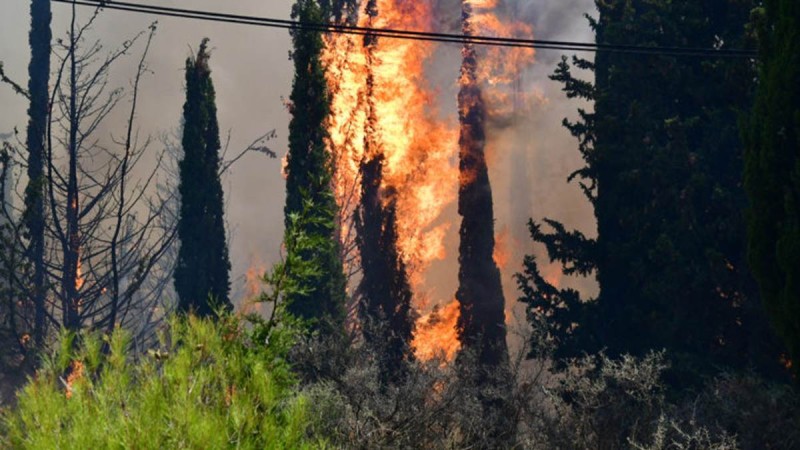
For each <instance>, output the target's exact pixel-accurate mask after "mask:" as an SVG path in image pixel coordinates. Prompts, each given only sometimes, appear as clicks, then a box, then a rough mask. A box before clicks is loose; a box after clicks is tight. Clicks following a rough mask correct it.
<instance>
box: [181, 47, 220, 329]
mask: <svg viewBox="0 0 800 450" xmlns="http://www.w3.org/2000/svg"><path fill="white" fill-rule="evenodd" d="M207 43H208V40H203V42H202V43H201V44H200V49H199V50H198V52H197V56H196V57H194V58H188V59H187V60H186V103H185V104H184V106H183V139H182V144H183V159H182V160H181V161H180V165H179V171H180V185H179V187H178V189H179V192H180V201H181V209H180V217H179V221H178V238H179V240H180V250H179V251H178V263H177V267H176V268H175V291H176V292H177V294H178V299H179V303H178V309H179V310H180V311H193V312H194V313H195V314H198V315H200V316H208V315H211V314H213V313H214V312H215V310H216V309H218V308H231V307H232V305H231V303H230V299H229V297H228V295H229V291H230V275H229V272H230V268H231V263H230V259H229V257H228V243H227V237H226V235H225V218H224V211H223V193H222V183H221V182H220V155H219V151H220V140H219V124H218V123H217V107H216V105H215V101H214V97H215V94H214V84H213V82H212V81H211V69H210V68H209V66H208V59H209V54H208V51H207V47H206V45H207Z"/></svg>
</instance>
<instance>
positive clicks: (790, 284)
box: [745, 0, 800, 373]
mask: <svg viewBox="0 0 800 450" xmlns="http://www.w3.org/2000/svg"><path fill="white" fill-rule="evenodd" d="M758 12H759V17H758V18H757V19H758V23H757V31H758V37H759V40H760V44H761V52H760V56H761V58H760V63H761V64H760V75H761V76H760V85H759V88H758V93H757V96H756V101H755V108H754V110H753V113H752V115H751V117H750V121H749V124H748V125H749V128H748V129H747V130H746V131H745V135H746V140H747V151H746V153H745V160H746V169H745V184H746V187H747V192H748V194H749V197H750V210H749V214H748V225H749V229H748V238H749V239H748V257H749V261H750V266H751V267H752V269H753V274H754V275H755V277H756V279H757V280H758V282H759V285H760V287H761V295H762V298H763V300H764V303H765V305H766V307H767V310H768V312H769V313H770V315H771V317H772V322H773V324H774V325H775V328H776V329H777V331H778V333H779V335H780V336H781V337H782V338H783V340H784V342H785V343H786V345H787V347H788V351H789V355H790V357H791V360H792V361H793V366H794V370H795V373H797V368H798V367H800V3H798V2H797V1H796V0H767V1H766V2H765V5H764V9H763V10H759V11H758Z"/></svg>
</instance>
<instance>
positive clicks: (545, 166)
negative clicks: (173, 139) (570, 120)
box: [0, 0, 594, 301]
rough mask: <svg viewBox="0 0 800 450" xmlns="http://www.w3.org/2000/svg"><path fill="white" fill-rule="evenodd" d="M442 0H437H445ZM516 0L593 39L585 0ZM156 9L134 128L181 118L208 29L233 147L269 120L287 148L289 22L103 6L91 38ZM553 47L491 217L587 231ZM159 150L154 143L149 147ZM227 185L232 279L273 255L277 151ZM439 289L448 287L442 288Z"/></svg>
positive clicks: (251, 4) (537, 25)
mask: <svg viewBox="0 0 800 450" xmlns="http://www.w3.org/2000/svg"><path fill="white" fill-rule="evenodd" d="M129 1H132V0H129ZM138 1H139V2H140V3H148V4H159V5H165V6H176V7H184V8H194V9H203V10H213V11H224V12H229V13H239V14H251V15H258V16H265V17H274V18H288V16H289V11H290V8H291V3H292V0H236V1H224V2H223V1H219V0H216V1H215V0H191V1H189V0H158V1H155V0H148V1H145V0H138ZM439 1H440V3H441V5H445V6H447V4H448V3H452V2H453V0H439ZM515 1H517V2H518V3H519V11H521V14H520V15H521V17H522V18H523V19H524V20H525V21H527V22H529V23H530V24H532V25H533V27H534V32H535V34H536V37H537V38H540V39H560V40H577V41H582V42H588V41H591V37H592V35H591V32H590V30H589V28H588V25H587V23H586V20H585V19H583V17H582V15H583V14H584V13H587V12H592V11H593V9H594V8H593V2H592V0H559V1H553V0H515ZM441 5H440V10H442V8H441ZM447 7H448V8H449V6H447ZM28 8H29V2H28V1H23V0H2V6H0V30H2V39H0V61H3V63H4V66H5V69H6V72H7V73H8V74H9V75H10V76H11V77H13V78H14V79H15V80H17V81H18V82H20V83H21V84H26V72H27V64H28V60H29V58H30V55H29V49H28V45H27V33H28V27H29V13H28ZM69 11H70V6H69V5H66V4H60V3H55V4H53V13H54V22H53V35H54V37H55V38H58V37H63V36H64V34H65V31H66V29H67V28H66V19H67V17H68V15H69ZM81 13H82V16H83V17H85V16H86V14H87V13H88V11H87V10H86V9H83V10H81ZM458 14H460V11H459V10H458V9H457V8H453V15H454V17H455V18H457V17H458ZM154 20H157V21H158V33H157V35H156V38H155V41H154V44H153V48H152V50H151V52H150V56H149V58H148V61H149V68H150V70H151V71H152V72H153V73H152V74H150V75H148V76H147V78H146V79H145V80H144V82H143V86H142V91H141V101H140V108H139V114H138V117H137V120H138V126H139V128H140V131H141V133H142V134H151V135H154V136H155V135H158V134H160V133H162V132H165V131H170V130H171V129H174V128H175V127H177V126H178V124H179V121H180V117H181V108H182V105H183V100H184V92H183V71H182V70H183V64H184V61H185V59H186V57H187V56H189V55H190V53H191V51H192V49H196V48H197V45H198V44H199V42H200V40H201V39H202V38H203V37H208V38H210V39H211V44H210V45H211V47H212V57H211V62H210V63H211V67H212V70H213V79H214V83H215V86H216V91H217V106H218V114H219V122H220V128H221V129H222V130H228V129H230V130H231V132H232V139H231V152H234V151H236V150H239V149H243V148H244V147H245V146H247V145H248V144H249V143H250V142H251V141H252V140H253V139H254V138H255V137H257V136H258V135H260V134H263V133H265V132H267V131H269V130H271V129H273V128H274V129H276V130H277V133H278V138H277V139H275V140H274V141H272V142H271V143H270V147H271V148H272V149H273V150H274V151H276V152H277V153H278V154H279V156H283V155H284V154H285V152H286V138H287V134H288V131H287V129H288V122H289V115H288V113H287V111H286V109H285V107H284V105H283V99H285V98H287V97H288V95H289V92H290V89H291V78H292V66H291V61H289V59H288V52H289V50H290V39H289V35H288V32H287V31H286V30H276V29H266V28H256V27H248V26H241V25H230V24H218V23H211V22H200V21H189V20H186V19H178V18H167V17H151V16H146V15H140V14H135V13H129V12H120V11H113V10H108V11H104V12H102V13H101V16H100V18H99V19H98V21H97V23H96V26H95V29H94V31H93V32H92V33H91V35H90V38H93V39H99V40H100V41H101V42H102V43H103V45H104V46H105V47H106V48H108V49H111V48H115V47H116V46H118V45H119V44H120V43H122V42H123V41H124V40H126V39H128V38H130V37H132V36H133V35H135V34H136V33H137V32H139V31H141V30H144V29H146V28H147V26H148V25H149V24H150V23H151V22H152V21H154ZM140 48H141V47H140ZM137 55H138V52H134V57H133V58H130V59H128V60H127V61H125V62H123V63H121V64H119V65H118V66H117V67H116V69H115V71H114V72H113V81H114V82H115V83H116V85H118V86H121V87H128V85H129V79H130V77H131V76H132V74H133V69H134V64H135V62H136V56H137ZM559 58H560V54H559V53H558V52H553V51H547V50H545V51H541V52H539V53H538V55H537V65H536V66H534V68H533V69H532V70H531V71H530V72H529V73H528V74H526V78H525V89H526V90H532V91H536V92H539V93H540V94H541V98H542V100H541V102H540V104H539V105H538V110H537V111H536V112H535V113H534V114H532V115H531V117H530V120H529V121H528V122H527V123H525V124H522V126H521V127H520V128H521V129H522V130H525V132H524V133H523V136H524V139H525V140H526V141H527V142H528V143H529V144H530V145H529V146H528V148H527V150H526V151H527V152H528V153H529V154H528V155H527V159H528V162H527V163H526V164H527V165H528V166H529V167H530V169H531V170H529V171H527V174H528V180H527V188H528V189H525V192H523V193H519V192H518V193H517V195H524V196H525V197H526V198H527V200H526V202H525V203H524V205H525V208H523V209H528V210H527V211H516V212H514V213H511V212H508V211H506V212H505V213H498V226H503V225H504V224H503V223H502V222H503V221H506V222H507V221H509V220H511V218H512V216H513V217H517V219H514V220H515V221H519V219H518V217H535V218H541V217H543V216H549V217H553V218H557V219H560V220H563V221H565V222H566V223H567V225H569V226H578V227H580V228H581V229H583V230H584V231H586V232H589V233H592V232H593V228H594V226H593V221H592V216H591V210H590V209H589V208H588V205H587V204H586V202H585V201H584V200H583V199H582V197H581V194H580V192H579V189H578V187H577V186H573V185H567V184H566V181H565V179H566V176H567V175H568V174H569V173H570V172H571V171H572V170H574V169H576V168H577V167H579V165H580V158H579V155H578V152H577V148H576V147H577V145H576V143H575V141H574V140H573V139H572V138H571V137H570V136H569V135H568V133H567V132H566V131H565V130H564V129H563V128H562V127H561V125H560V122H561V120H562V119H563V117H564V116H566V115H574V111H575V109H576V107H577V105H576V104H575V103H574V102H569V101H567V100H566V99H565V98H564V97H563V95H562V94H561V93H560V86H559V85H557V84H556V83H553V82H551V81H549V80H548V79H547V75H548V74H550V73H552V71H553V69H554V65H555V62H557V61H558V59H559ZM453 81H455V79H453ZM453 102H455V98H453ZM0 105H2V109H0V134H3V133H7V132H9V131H11V130H12V129H13V128H14V127H17V128H18V129H19V130H20V132H24V129H25V122H26V117H25V111H26V108H27V105H26V102H25V101H24V99H23V98H21V97H19V96H17V95H15V94H14V93H13V92H12V91H11V90H10V89H9V88H7V87H6V86H0ZM122 106H123V107H124V106H127V105H126V104H123V105H122ZM122 127H123V123H122V121H113V122H109V124H108V126H107V129H105V130H104V132H105V133H108V134H111V133H114V134H117V135H119V134H120V133H121V132H122ZM516 133H517V135H518V136H517V137H515V138H514V139H520V137H519V135H520V130H517V131H516ZM156 150H157V148H156V147H154V148H153V151H156ZM498 164H499V165H500V166H501V167H495V168H493V177H494V178H493V180H492V181H493V183H494V184H495V186H496V200H495V203H496V204H497V205H498V211H502V210H503V209H505V210H508V209H509V208H508V202H509V199H510V198H511V194H510V193H511V189H512V186H510V184H509V181H508V176H509V174H508V173H507V171H506V170H504V169H503V167H506V168H507V167H512V166H513V164H511V163H510V162H509V161H502V159H501V160H500V162H499V163H498ZM504 179H505V181H504ZM224 187H225V199H226V201H227V204H228V206H227V211H228V214H229V215H228V222H229V224H230V225H231V228H232V231H233V236H234V237H233V242H232V248H231V256H232V261H233V274H232V275H233V278H234V280H236V279H237V278H240V277H242V274H243V273H244V272H245V270H246V269H247V267H248V266H249V265H250V263H251V260H253V259H258V260H261V261H262V262H263V263H265V264H267V265H268V264H269V263H271V262H274V261H275V260H276V259H277V257H278V250H279V246H280V240H281V237H282V233H283V200H284V182H283V179H282V178H281V176H280V161H279V160H270V159H267V158H266V157H264V156H263V155H259V154H252V155H248V156H246V157H245V158H244V159H242V160H241V161H240V162H239V163H238V164H237V165H236V166H234V167H233V169H232V172H231V173H230V174H229V176H228V177H227V180H226V181H225V185H224ZM513 188H514V189H519V188H522V187H521V186H513ZM504 205H505V206H504ZM517 209H519V208H517ZM455 230H457V228H455ZM526 244H527V243H526ZM508 272H509V273H508V274H505V275H507V276H504V280H503V281H504V284H506V291H507V293H509V291H510V293H509V295H513V289H509V288H510V287H511V284H512V282H511V280H510V273H511V272H513V271H508ZM241 283H242V282H241V280H239V281H235V285H234V291H236V289H237V287H239V286H240V285H241ZM444 286H445V287H443V288H442V289H445V290H447V289H451V283H445V285H444ZM439 294H440V295H442V296H447V295H448V294H446V293H445V292H440V293H439ZM450 295H452V294H450ZM514 298H515V296H514V297H512V298H509V299H508V301H513V300H514Z"/></svg>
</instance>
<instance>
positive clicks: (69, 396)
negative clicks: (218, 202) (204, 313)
mask: <svg viewBox="0 0 800 450" xmlns="http://www.w3.org/2000/svg"><path fill="white" fill-rule="evenodd" d="M260 335H262V334H258V333H255V332H253V331H246V330H245V327H244V326H243V324H242V323H241V322H240V321H239V320H238V319H236V318H234V317H231V316H225V317H222V318H220V319H217V322H216V323H215V322H212V321H209V320H201V319H197V318H194V317H189V318H187V319H180V320H179V319H175V320H172V321H171V323H170V325H169V327H168V331H167V332H164V333H162V335H161V336H160V339H159V341H160V345H159V346H158V348H156V349H152V350H149V351H148V352H147V354H146V355H140V356H139V357H135V355H132V354H130V352H129V351H128V350H127V348H128V342H127V337H126V334H125V333H124V332H123V331H120V330H118V331H116V332H114V333H113V334H112V335H111V336H104V335H98V334H91V333H86V334H81V335H79V336H77V337H76V336H73V335H69V334H65V335H63V336H62V338H61V341H60V348H59V349H58V350H57V351H56V352H54V353H53V354H52V356H51V357H49V358H48V359H46V360H45V362H44V363H43V366H42V368H41V369H40V370H39V371H38V372H37V374H36V375H35V377H33V379H32V380H30V382H29V384H28V385H27V386H26V387H25V388H24V389H23V390H22V391H21V393H20V395H19V402H18V407H17V408H16V409H14V410H13V411H10V412H7V413H5V417H4V418H3V419H4V420H3V423H4V427H5V430H4V432H3V434H4V435H5V437H4V438H3V444H5V445H6V446H10V447H11V448H20V449H52V448H91V449H103V448H136V449H150V448H153V449H154V448H204V449H206V448H208V449H218V448H231V447H236V448H240V447H241V448H259V449H262V448H264V449H266V448H274V449H286V448H312V447H319V446H322V445H323V443H322V442H319V441H314V440H311V439H310V438H309V437H308V434H307V426H308V414H309V411H308V410H309V408H308V398H307V397H304V396H300V395H296V393H295V392H296V391H295V390H294V389H293V387H294V386H295V384H296V382H295V379H294V376H293V374H292V373H291V370H290V367H289V366H288V365H287V363H286V362H285V355H286V353H287V351H288V349H289V348H290V346H291V345H292V342H293V341H294V332H293V331H292V330H291V329H289V328H281V327H279V328H277V329H274V330H272V332H271V333H269V342H268V344H267V345H265V342H264V341H263V339H259V340H260V342H254V340H253V336H260Z"/></svg>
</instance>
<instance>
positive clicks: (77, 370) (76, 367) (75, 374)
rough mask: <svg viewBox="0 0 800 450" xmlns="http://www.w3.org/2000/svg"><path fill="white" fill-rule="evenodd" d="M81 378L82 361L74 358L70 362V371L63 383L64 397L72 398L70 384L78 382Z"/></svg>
mask: <svg viewBox="0 0 800 450" xmlns="http://www.w3.org/2000/svg"><path fill="white" fill-rule="evenodd" d="M81 378H83V362H82V361H78V360H74V361H72V363H71V364H70V372H69V375H67V380H66V382H65V383H64V384H66V386H65V387H66V393H65V395H66V397H67V398H68V399H69V398H72V390H73V388H72V386H73V385H74V384H75V383H76V382H78V381H79V380H80V379H81Z"/></svg>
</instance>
